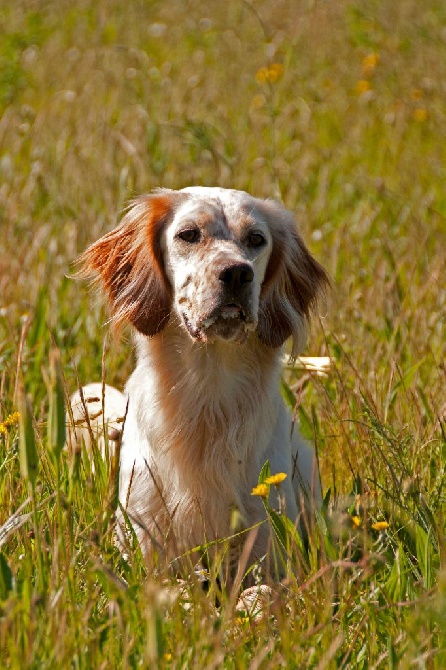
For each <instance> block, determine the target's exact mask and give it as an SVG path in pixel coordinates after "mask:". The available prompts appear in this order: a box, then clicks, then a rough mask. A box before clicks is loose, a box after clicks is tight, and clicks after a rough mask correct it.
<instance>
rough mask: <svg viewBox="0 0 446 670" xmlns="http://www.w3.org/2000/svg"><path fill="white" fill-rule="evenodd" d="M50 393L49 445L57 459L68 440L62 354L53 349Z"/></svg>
mask: <svg viewBox="0 0 446 670" xmlns="http://www.w3.org/2000/svg"><path fill="white" fill-rule="evenodd" d="M48 392H49V398H50V409H49V415H48V444H49V447H50V449H51V450H52V451H53V453H54V455H55V457H56V458H59V456H60V452H61V451H62V449H63V447H64V445H65V440H66V427H65V421H66V420H65V401H64V392H63V385H62V369H61V363H60V352H59V351H58V350H57V349H53V350H52V351H51V352H50V380H49V389H48Z"/></svg>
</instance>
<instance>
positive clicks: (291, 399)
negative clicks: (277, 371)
mask: <svg viewBox="0 0 446 670" xmlns="http://www.w3.org/2000/svg"><path fill="white" fill-rule="evenodd" d="M280 390H281V392H282V397H283V399H284V400H285V403H286V404H287V405H288V407H289V408H290V409H291V410H292V411H293V410H294V408H295V407H296V396H295V395H294V393H293V391H292V390H291V389H290V387H289V386H288V384H287V383H286V381H285V380H284V379H283V378H282V379H281V380H280Z"/></svg>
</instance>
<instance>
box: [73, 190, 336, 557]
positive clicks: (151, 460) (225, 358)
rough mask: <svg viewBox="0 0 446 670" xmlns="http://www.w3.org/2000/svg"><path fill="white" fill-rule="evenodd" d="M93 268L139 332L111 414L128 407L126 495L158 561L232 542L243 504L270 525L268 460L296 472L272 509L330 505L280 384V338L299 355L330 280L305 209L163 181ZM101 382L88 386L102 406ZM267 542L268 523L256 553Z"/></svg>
mask: <svg viewBox="0 0 446 670" xmlns="http://www.w3.org/2000/svg"><path fill="white" fill-rule="evenodd" d="M80 263H81V264H82V267H81V270H80V275H81V276H82V277H85V278H87V277H90V278H94V279H95V280H96V281H97V282H98V283H99V285H100V287H101V288H102V290H103V291H104V292H105V294H106V296H107V298H108V302H109V305H110V310H111V318H112V321H113V322H114V323H116V324H123V323H129V324H131V325H132V326H133V330H134V337H135V346H136V357H137V363H136V368H135V370H134V372H133V374H132V375H131V376H130V378H129V380H128V382H127V385H126V389H125V395H124V394H122V395H120V394H119V393H118V392H117V391H116V390H115V389H111V392H110V390H109V391H108V393H107V392H106V394H105V404H103V407H104V409H105V417H103V418H102V419H101V422H102V421H104V420H106V421H108V420H109V419H110V420H111V421H115V422H116V420H118V422H119V421H122V420H123V417H124V416H125V427H124V430H123V436H122V444H121V451H120V480H119V499H120V504H121V506H122V509H124V510H125V511H126V513H127V515H128V518H129V519H130V521H131V522H132V525H133V528H134V531H135V533H136V536H137V539H138V541H139V544H140V546H141V548H142V551H143V553H144V554H145V556H146V557H147V558H149V557H150V556H151V555H152V552H153V549H154V547H156V548H158V549H159V548H160V547H162V548H164V549H165V550H166V551H170V553H171V555H175V554H180V553H181V552H187V551H188V550H191V549H192V548H194V547H197V545H203V543H205V542H206V541H208V542H209V541H215V540H219V539H223V538H225V537H227V536H228V535H229V534H230V532H231V515H232V512H233V510H237V511H238V513H239V516H240V518H241V519H242V520H243V524H244V525H245V527H246V528H249V527H251V526H253V525H254V524H256V523H258V522H259V521H261V520H262V519H264V518H265V511H264V508H263V505H262V501H261V498H259V496H254V495H252V489H253V487H254V486H255V485H256V484H257V481H258V476H259V472H260V470H261V468H262V466H263V464H264V463H265V462H266V461H269V464H270V468H271V472H272V473H285V474H286V475H287V477H286V479H285V480H284V481H283V482H282V484H281V485H280V493H279V494H278V493H277V492H276V488H275V487H271V494H270V495H271V501H270V502H271V503H272V504H273V505H274V504H277V496H278V495H280V497H281V500H282V503H283V502H284V503H285V508H286V513H287V515H288V517H289V518H291V519H292V520H293V521H295V522H296V524H298V523H299V519H300V517H301V516H302V515H303V514H304V512H305V511H307V512H308V511H311V509H312V508H314V506H318V505H320V501H321V486H320V481H319V474H318V467H317V462H316V457H315V454H314V451H313V449H312V447H311V446H310V445H309V444H307V443H306V442H305V441H304V440H303V438H302V437H301V436H300V435H299V433H298V430H297V428H296V427H293V426H292V419H291V415H290V413H289V412H288V410H287V409H286V407H285V404H284V402H283V400H282V397H281V393H280V390H279V378H280V371H281V357H282V345H283V344H284V342H285V341H286V340H287V339H288V338H291V356H296V355H297V353H298V352H299V351H300V349H301V347H302V346H303V344H304V342H305V335H306V327H307V323H308V320H309V317H310V315H311V312H312V311H313V310H314V309H315V307H316V305H317V304H318V300H319V298H320V297H321V296H322V295H323V294H324V292H325V289H326V287H327V285H328V283H329V280H328V277H327V274H326V272H325V270H324V269H323V268H322V266H321V265H320V264H319V263H318V262H317V261H316V260H315V259H314V258H313V257H312V255H311V254H310V253H309V251H308V249H307V248H306V246H305V244H304V242H303V240H302V238H301V236H300V235H299V233H298V231H297V229H296V223H295V220H294V218H293V215H292V214H291V213H290V212H289V211H287V210H286V209H284V208H283V206H282V205H280V204H278V203H277V202H275V201H273V200H263V199H259V198H255V197H253V196H251V195H249V194H248V193H245V192H242V191H236V190H229V189H223V188H217V187H199V186H194V187H189V188H184V189H182V190H179V191H174V190H167V189H159V190H157V191H155V192H153V193H151V194H149V195H144V196H142V197H139V198H137V199H136V200H134V201H133V202H132V203H131V204H130V206H129V208H128V210H127V212H126V214H125V215H124V217H123V219H122V221H121V223H120V224H119V225H118V227H117V228H115V229H114V230H112V231H111V232H109V233H107V234H106V235H104V236H103V237H102V238H101V239H99V240H98V241H97V242H95V243H94V244H92V245H91V246H90V247H89V248H88V249H87V250H86V251H85V252H84V253H83V254H82V256H81V257H80ZM100 391H101V388H100V385H96V386H94V387H87V388H86V389H85V393H84V395H86V396H88V395H90V396H91V394H93V405H92V407H93V406H95V405H94V403H96V409H98V406H99V405H98V403H99V399H100ZM117 393H118V395H116V394H117ZM107 395H108V397H109V398H110V399H109V400H107ZM111 396H113V397H111ZM88 399H90V400H91V398H88V397H87V400H88ZM76 400H77V406H78V407H79V406H80V397H79V395H77V396H76ZM107 402H108V403H109V408H107ZM74 404H76V403H74ZM81 404H82V406H83V407H85V401H84V400H82V403H81ZM81 414H82V412H81ZM115 428H116V424H115ZM114 438H115V434H113V437H112V440H113V439H114ZM274 496H276V498H275V499H274ZM268 542H269V531H268V529H267V527H266V524H263V525H260V528H259V531H258V533H257V537H256V540H255V542H254V547H253V555H254V557H255V558H257V559H258V558H261V557H262V556H264V555H265V553H266V551H267V548H268Z"/></svg>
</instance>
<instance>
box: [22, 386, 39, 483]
mask: <svg viewBox="0 0 446 670" xmlns="http://www.w3.org/2000/svg"><path fill="white" fill-rule="evenodd" d="M18 401H19V412H20V421H19V454H20V471H21V473H22V477H23V478H24V479H27V480H28V481H29V483H30V484H31V486H32V487H34V486H35V483H36V478H37V472H38V469H39V456H38V453H37V445H36V438H35V435H34V426H33V417H32V412H31V408H30V406H29V403H28V399H27V398H26V394H25V389H24V388H23V386H22V385H20V386H19V389H18Z"/></svg>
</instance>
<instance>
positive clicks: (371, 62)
mask: <svg viewBox="0 0 446 670" xmlns="http://www.w3.org/2000/svg"><path fill="white" fill-rule="evenodd" d="M378 62H379V55H378V54H377V53H370V54H367V56H364V58H363V59H362V73H363V75H364V76H365V77H371V76H372V74H373V73H374V71H375V68H376V66H377V65H378Z"/></svg>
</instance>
